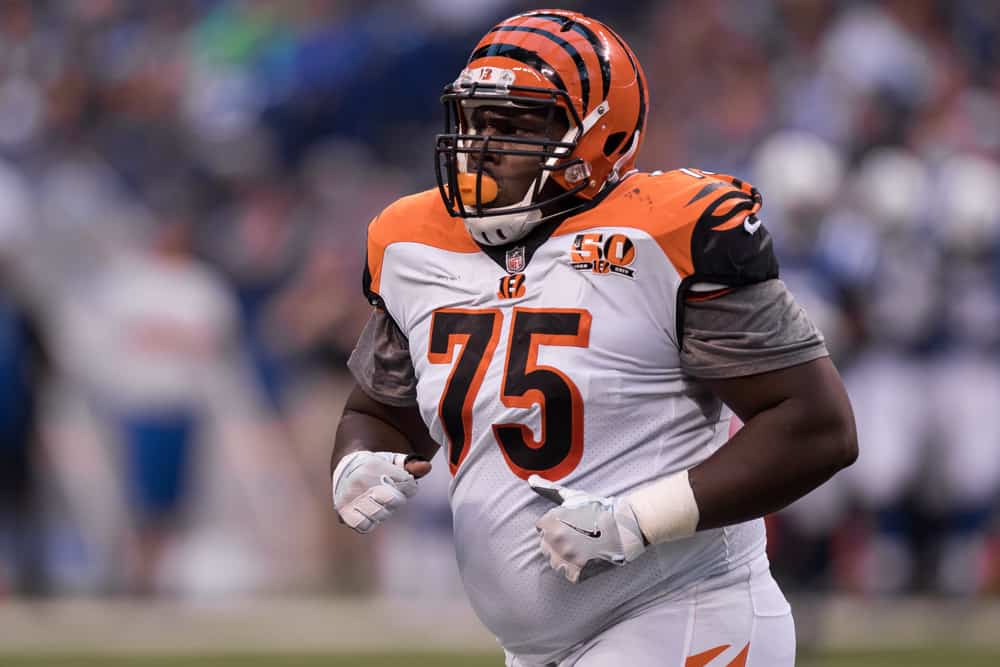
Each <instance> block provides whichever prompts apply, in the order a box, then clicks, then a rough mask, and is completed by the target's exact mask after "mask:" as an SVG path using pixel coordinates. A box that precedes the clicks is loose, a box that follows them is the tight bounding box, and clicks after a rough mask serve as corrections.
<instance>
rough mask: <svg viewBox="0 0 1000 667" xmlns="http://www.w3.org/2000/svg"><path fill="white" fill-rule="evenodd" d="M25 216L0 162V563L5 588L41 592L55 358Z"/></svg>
mask: <svg viewBox="0 0 1000 667" xmlns="http://www.w3.org/2000/svg"><path fill="white" fill-rule="evenodd" d="M26 219H28V204H27V202H26V198H25V196H24V184H23V183H22V182H21V179H19V178H17V176H16V174H15V173H14V172H12V171H11V170H10V169H8V168H7V167H6V165H3V164H0V540H2V541H0V545H3V546H9V547H10V550H9V553H8V552H7V550H6V549H5V550H3V551H0V558H2V557H3V556H8V555H9V556H10V558H9V562H10V564H11V566H12V567H11V568H10V577H9V580H8V578H7V577H5V576H4V575H5V574H6V573H5V572H4V571H3V570H0V593H2V592H4V589H8V588H9V589H10V590H11V591H12V592H13V593H16V594H21V595H38V594H42V593H45V592H47V590H48V587H49V582H48V576H47V564H46V558H45V553H44V548H43V536H42V532H43V531H42V503H41V484H40V481H41V480H40V476H41V475H40V469H41V465H40V459H41V447H40V444H41V440H40V437H41V434H40V431H41V426H40V419H39V414H40V411H41V402H42V392H43V389H44V387H45V384H46V380H47V379H48V375H49V372H50V368H51V365H52V360H51V354H50V352H49V346H48V344H47V342H46V339H45V336H44V334H43V326H42V322H41V320H40V318H39V316H38V315H37V313H36V312H35V307H34V306H35V304H34V303H33V302H31V301H30V299H29V298H28V297H26V295H25V293H24V292H25V290H24V289H23V286H22V285H21V284H20V281H19V280H18V276H17V271H16V270H15V256H16V254H17V252H18V250H19V248H17V244H16V242H15V239H16V237H17V236H18V233H19V231H20V227H21V226H23V225H24V221H25V220H26ZM4 560H7V559H4ZM0 562H2V561H0Z"/></svg>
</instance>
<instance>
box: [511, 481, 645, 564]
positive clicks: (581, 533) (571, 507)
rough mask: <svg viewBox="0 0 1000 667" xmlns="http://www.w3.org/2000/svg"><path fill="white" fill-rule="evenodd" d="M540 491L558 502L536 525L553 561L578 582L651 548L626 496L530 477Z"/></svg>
mask: <svg viewBox="0 0 1000 667" xmlns="http://www.w3.org/2000/svg"><path fill="white" fill-rule="evenodd" d="M528 484H529V485H530V486H531V488H532V490H534V491H535V493H537V494H538V495H540V496H542V497H543V498H546V499H547V500H550V501H552V502H554V503H556V504H557V507H553V508H552V509H550V510H549V511H548V512H546V513H545V514H543V515H542V516H541V518H540V519H538V521H537V522H536V523H535V528H536V529H537V530H538V532H539V533H540V535H541V548H542V553H543V554H545V556H547V557H548V559H549V565H551V566H552V569H553V570H555V571H556V572H559V573H560V574H562V575H563V576H564V577H566V579H568V580H569V581H570V582H572V583H577V582H578V581H583V580H585V579H589V578H590V577H593V576H595V575H597V574H600V573H601V572H604V571H605V570H608V569H610V568H612V567H615V566H619V565H624V564H625V563H629V562H631V561H633V560H635V559H636V558H638V557H639V554H641V553H642V552H643V551H644V550H645V543H644V540H643V537H642V532H641V531H640V530H639V523H638V521H636V518H635V514H634V513H633V512H632V508H631V506H630V505H629V504H628V502H627V501H626V500H624V499H621V498H619V499H616V498H604V497H601V496H595V495H591V494H589V493H586V492H585V491H578V490H576V489H569V488H566V487H565V486H560V485H559V484H554V483H552V482H550V481H548V480H546V479H543V478H542V477H539V476H538V475H532V476H531V477H529V478H528Z"/></svg>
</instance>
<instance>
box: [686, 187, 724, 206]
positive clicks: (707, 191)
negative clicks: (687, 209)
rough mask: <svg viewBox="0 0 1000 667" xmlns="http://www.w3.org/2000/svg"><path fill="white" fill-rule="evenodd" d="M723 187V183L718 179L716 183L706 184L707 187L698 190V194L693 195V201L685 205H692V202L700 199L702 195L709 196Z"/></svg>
mask: <svg viewBox="0 0 1000 667" xmlns="http://www.w3.org/2000/svg"><path fill="white" fill-rule="evenodd" d="M721 187H722V183H720V182H718V181H716V182H714V183H709V184H708V185H706V186H705V187H703V188H702V189H701V190H698V192H697V194H695V196H694V197H691V201H689V202H688V203H687V204H684V205H685V206H690V205H691V204H693V203H695V202H696V201H698V200H699V199H701V198H702V197H705V196H707V195H709V194H711V193H713V192H715V191H716V190H718V189H719V188H721Z"/></svg>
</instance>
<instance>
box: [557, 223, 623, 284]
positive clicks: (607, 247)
mask: <svg viewBox="0 0 1000 667" xmlns="http://www.w3.org/2000/svg"><path fill="white" fill-rule="evenodd" d="M634 261H635V244H634V243H632V239H630V238H629V237H627V236H625V235H624V234H611V235H609V236H608V237H607V238H605V237H604V234H600V233H590V234H577V235H576V238H574V239H573V248H572V250H570V266H572V267H573V268H574V269H576V270H577V271H592V272H593V273H597V274H614V275H618V276H625V277H626V278H635V269H632V268H629V265H630V264H632V263H633V262H634Z"/></svg>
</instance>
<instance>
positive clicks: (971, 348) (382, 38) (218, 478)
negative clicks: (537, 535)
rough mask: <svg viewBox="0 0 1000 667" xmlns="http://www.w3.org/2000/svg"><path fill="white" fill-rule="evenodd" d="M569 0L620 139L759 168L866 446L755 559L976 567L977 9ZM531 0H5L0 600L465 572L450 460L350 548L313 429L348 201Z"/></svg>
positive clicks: (362, 306) (395, 186)
mask: <svg viewBox="0 0 1000 667" xmlns="http://www.w3.org/2000/svg"><path fill="white" fill-rule="evenodd" d="M571 4H572V8H573V9H578V10H579V11H583V12H585V13H587V14H590V15H592V16H596V17H598V18H601V19H605V20H607V21H608V22H609V23H610V24H612V25H615V26H616V27H618V29H619V30H620V31H621V32H623V33H625V34H627V35H628V36H629V41H630V42H631V43H632V44H633V46H634V47H635V48H636V50H637V52H638V54H639V56H640V59H641V60H642V62H644V63H645V66H646V74H647V77H648V80H649V83H650V87H651V95H652V113H653V115H654V118H652V119H651V120H650V121H649V128H650V135H649V136H648V137H647V139H646V143H645V149H644V154H643V157H642V158H641V160H640V167H642V168H643V169H645V170H653V169H671V168H675V167H684V166H691V167H698V168H704V169H709V170H713V171H719V172H725V173H731V174H734V175H737V176H739V177H740V178H745V179H747V180H749V181H751V182H752V183H754V184H755V185H756V186H757V187H758V188H759V189H760V190H761V192H762V193H763V196H764V208H763V219H764V222H765V225H767V227H768V228H769V229H770V230H771V232H772V234H773V236H774V238H775V243H776V245H777V246H778V257H779V259H780V261H781V267H782V269H781V270H782V279H783V280H785V282H786V283H787V284H788V285H789V286H791V288H792V290H793V292H794V293H795V295H796V297H797V298H798V299H799V301H800V302H802V303H803V304H804V305H805V306H806V308H807V310H808V311H809V313H810V315H811V316H812V318H813V319H814V320H815V321H816V322H817V324H818V325H819V326H820V327H821V329H822V330H823V331H824V333H825V335H826V337H827V342H828V344H829V346H830V348H831V351H832V352H833V354H834V357H835V360H836V362H837V364H838V366H839V368H840V369H841V371H842V373H843V375H844V378H845V381H846V382H847V384H848V388H849V391H850V393H851V396H852V399H853V403H854V408H855V411H856V416H857V420H858V428H859V438H860V447H861V457H860V459H859V461H858V463H857V464H856V465H855V466H853V467H852V468H851V469H850V470H848V471H847V472H846V473H845V474H843V475H841V476H839V477H838V478H837V479H836V480H835V483H833V484H830V485H827V486H825V487H822V488H821V489H820V490H818V491H817V492H816V493H815V494H813V495H812V496H809V497H807V498H805V499H803V500H802V501H800V502H799V503H797V504H796V505H795V506H793V507H792V508H791V509H789V510H788V511H786V512H784V513H782V514H781V515H779V516H776V517H772V519H771V520H770V529H771V551H772V553H771V557H772V561H773V562H774V564H775V571H776V575H777V577H778V578H779V580H781V581H782V584H783V585H785V586H787V587H792V588H794V587H795V586H799V587H803V588H805V589H808V590H814V589H819V590H829V589H841V590H857V591H863V592H867V593H872V594H897V593H903V592H910V591H914V590H919V591H930V592H936V593H941V594H949V595H977V594H987V593H989V592H990V591H991V590H993V591H994V592H995V591H996V590H997V587H998V586H1000V543H998V541H997V531H996V527H997V526H996V518H997V512H996V509H997V502H998V498H1000V419H997V418H996V413H995V412H994V410H995V409H996V406H997V405H1000V243H998V242H1000V5H997V4H995V3H983V2H977V1H976V0H956V1H954V2H947V3H944V2H937V1H934V0H886V1H883V2H865V1H860V0H857V1H848V0H842V1H835V0H814V1H811V2H802V1H797V0H751V1H748V2H740V3H727V2H722V1H721V0H709V1H703V2H697V3H695V2H683V1H680V0H677V1H673V2H651V1H642V2H632V3H616V2H610V1H607V0H603V1H602V0H588V1H582V2H574V3H571ZM528 7H529V5H527V4H525V3H523V2H510V1H505V0H480V1H478V2H470V1H468V0H464V1H463V0H414V1H412V2H407V3H397V2H385V1H380V0H379V1H368V2H359V1H354V0H290V1H287V2H281V1H278V0H169V1H168V0H156V1H154V2H128V1H126V0H41V1H29V0H7V1H5V2H3V3H0V269H2V271H0V462H2V470H0V481H2V488H0V503H2V505H0V517H2V518H0V597H2V595H4V594H45V593H51V594H61V593H72V592H89V593H99V594H116V593H130V594H157V593H177V594H185V595H206V594H220V593H232V592H260V591H274V590H279V591H288V590H292V591H294V590H316V588H317V587H320V588H325V589H328V590H332V591H341V592H346V591H355V592H356V591H365V592H371V591H382V592H384V593H386V594H400V595H408V594H421V595H427V594H433V595H441V596H449V595H460V593H459V592H458V591H459V590H460V589H459V586H458V583H457V582H456V581H455V576H456V575H455V573H454V566H453V563H452V560H453V556H452V554H451V549H450V546H449V544H448V540H449V529H450V523H449V516H448V509H447V499H446V486H447V474H446V473H444V475H436V476H432V478H431V479H429V480H428V482H427V484H426V485H427V486H429V487H431V488H428V489H425V490H424V491H423V492H422V493H421V494H420V496H418V498H417V502H415V503H414V504H413V505H414V506H413V507H410V508H408V510H407V514H406V518H405V519H404V520H403V521H401V522H400V523H401V524H402V525H397V526H393V528H394V529H395V530H384V531H381V532H382V533H383V534H382V535H380V537H379V540H378V541H377V542H376V543H375V544H374V545H372V544H371V543H369V542H366V541H363V540H358V539H356V538H355V536H354V535H352V534H350V533H349V532H348V531H344V530H341V531H337V530H335V529H334V524H335V519H336V517H335V515H334V513H333V511H332V510H331V509H330V508H329V502H330V501H329V481H328V475H327V465H326V457H327V455H328V452H329V445H330V441H331V437H332V429H333V427H334V425H335V424H336V420H337V417H338V416H339V410H340V406H341V405H342V403H343V400H344V398H345V396H344V392H345V390H346V389H347V387H348V386H349V381H348V378H347V375H346V372H347V371H346V367H345V361H346V358H347V355H348V354H349V353H350V350H351V349H352V346H353V344H354V340H355V337H356V335H357V333H358V331H359V329H360V327H361V325H362V324H363V323H364V320H365V318H366V316H367V312H368V308H369V306H368V304H367V302H366V301H365V299H364V298H363V297H362V296H361V291H360V282H361V271H362V266H363V259H364V258H363V239H364V230H365V225H366V223H367V222H368V220H369V219H370V217H371V216H372V215H373V214H374V213H375V212H377V211H378V210H379V209H380V208H381V207H383V206H384V205H385V204H387V203H388V202H389V201H391V200H392V199H394V198H395V197H397V196H399V195H401V194H404V193H407V192H412V191H417V190H422V189H425V188H428V187H431V186H432V185H433V183H434V175H433V172H432V171H431V156H432V145H433V135H434V133H435V132H438V131H440V130H439V128H440V126H441V122H442V121H441V110H440V103H439V101H438V95H439V93H440V90H441V88H442V86H443V85H444V84H445V83H447V82H448V81H450V80H451V79H453V78H454V77H455V76H456V75H457V73H458V71H459V70H460V69H461V67H462V64H463V63H464V62H465V59H466V57H467V56H468V54H467V53H465V52H464V51H462V49H463V48H464V47H465V45H468V44H470V43H475V39H476V38H477V37H478V35H479V34H480V33H481V32H482V31H483V29H484V26H487V25H491V24H492V23H493V22H495V21H496V20H498V19H501V18H503V17H505V16H507V15H510V14H513V13H515V12H516V11H518V10H521V9H525V8H528ZM438 468H439V469H443V468H445V466H439V467H438ZM369 550H374V554H372V556H373V557H372V558H358V555H359V554H365V553H367V552H368V551H369Z"/></svg>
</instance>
